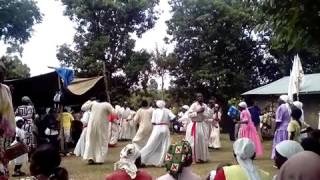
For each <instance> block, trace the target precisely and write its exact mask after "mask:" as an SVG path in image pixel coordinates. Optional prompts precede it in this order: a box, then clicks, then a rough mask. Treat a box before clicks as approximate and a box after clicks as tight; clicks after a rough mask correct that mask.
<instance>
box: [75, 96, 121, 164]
mask: <svg viewBox="0 0 320 180" xmlns="http://www.w3.org/2000/svg"><path fill="white" fill-rule="evenodd" d="M101 100H103V99H101ZM81 110H82V111H91V113H90V118H89V122H88V127H87V134H86V143H85V144H86V145H85V150H84V154H83V159H84V160H88V163H89V164H95V163H104V161H105V158H106V155H107V152H108V130H109V127H108V126H109V122H108V121H107V116H108V115H109V114H111V113H115V111H114V109H113V107H112V106H111V104H109V103H107V102H97V101H87V102H86V103H85V104H84V105H83V106H82V107H81Z"/></svg>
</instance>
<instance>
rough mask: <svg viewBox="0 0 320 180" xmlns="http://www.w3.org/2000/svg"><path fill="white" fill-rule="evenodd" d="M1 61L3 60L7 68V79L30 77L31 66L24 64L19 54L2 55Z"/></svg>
mask: <svg viewBox="0 0 320 180" xmlns="http://www.w3.org/2000/svg"><path fill="white" fill-rule="evenodd" d="M0 61H2V62H3V64H4V65H5V67H6V69H7V73H6V79H21V78H27V77H30V68H29V67H28V66H27V65H26V64H23V63H22V62H21V60H20V59H19V58H18V57H17V56H13V57H11V56H2V57H1V59H0Z"/></svg>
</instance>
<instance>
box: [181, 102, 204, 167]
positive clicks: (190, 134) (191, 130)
mask: <svg viewBox="0 0 320 180" xmlns="http://www.w3.org/2000/svg"><path fill="white" fill-rule="evenodd" d="M201 107H202V108H204V109H205V111H204V112H202V113H198V111H199V109H200V108H201ZM189 117H190V118H191V120H192V123H190V124H189V125H188V127H187V131H186V140H187V141H188V142H189V143H190V145H191V147H192V152H193V158H194V161H195V162H199V161H207V160H208V155H209V150H208V145H209V142H208V137H209V135H208V128H207V123H206V120H207V119H208V108H207V105H206V104H204V103H203V104H202V105H200V104H199V103H198V102H195V103H193V104H192V105H191V107H190V109H189Z"/></svg>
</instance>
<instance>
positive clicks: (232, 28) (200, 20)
mask: <svg viewBox="0 0 320 180" xmlns="http://www.w3.org/2000/svg"><path fill="white" fill-rule="evenodd" d="M170 3H171V7H172V9H173V17H172V19H171V20H169V21H168V28H169V30H168V34H169V35H170V36H172V39H170V40H171V41H174V42H176V46H175V50H174V53H175V54H176V58H175V59H177V63H173V64H175V67H173V69H172V71H171V75H172V76H174V78H175V80H174V84H175V86H174V87H172V88H174V89H175V93H179V95H178V96H181V97H187V98H188V97H189V98H190V94H192V93H195V92H197V91H199V92H203V93H204V94H205V95H207V96H212V95H215V96H220V97H221V98H223V99H228V98H229V97H235V96H238V95H239V94H240V93H242V92H244V91H245V90H248V89H251V88H253V87H256V86H258V85H260V84H262V83H266V82H268V81H269V80H270V79H271V78H273V77H270V74H271V73H270V72H272V71H273V69H272V67H273V65H274V63H275V61H274V60H273V59H269V60H268V59H265V58H264V54H265V51H264V49H263V48H262V47H261V45H263V44H261V43H263V40H261V39H259V38H256V39H254V38H253V37H252V34H253V30H254V28H255V26H256V24H255V19H254V17H253V16H252V15H253V10H252V9H251V8H248V7H246V6H245V4H243V3H241V2H240V1H232V0H230V1H224V0H201V1H193V0H171V1H170ZM260 41H262V42H260ZM266 65H268V66H266ZM272 76H273V74H272ZM178 96H175V97H178Z"/></svg>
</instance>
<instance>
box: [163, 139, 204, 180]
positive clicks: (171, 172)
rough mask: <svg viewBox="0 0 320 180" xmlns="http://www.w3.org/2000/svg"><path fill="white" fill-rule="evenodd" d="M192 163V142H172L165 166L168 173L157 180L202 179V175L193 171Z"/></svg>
mask: <svg viewBox="0 0 320 180" xmlns="http://www.w3.org/2000/svg"><path fill="white" fill-rule="evenodd" d="M191 164H192V148H191V146H190V144H189V143H188V142H187V141H181V142H179V143H177V144H172V145H170V147H169V150H168V153H167V155H166V158H165V167H166V170H167V172H168V173H167V174H165V175H163V176H161V177H159V178H157V180H175V179H181V180H183V179H188V180H200V179H201V178H200V176H198V175H196V174H194V173H193V172H192V170H191Z"/></svg>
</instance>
